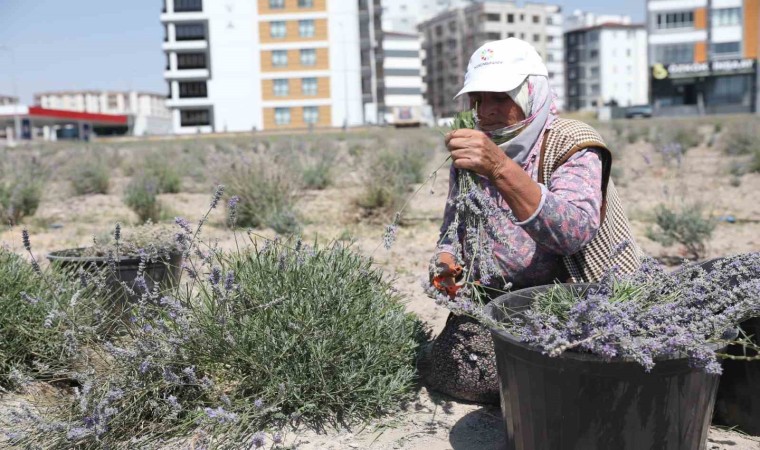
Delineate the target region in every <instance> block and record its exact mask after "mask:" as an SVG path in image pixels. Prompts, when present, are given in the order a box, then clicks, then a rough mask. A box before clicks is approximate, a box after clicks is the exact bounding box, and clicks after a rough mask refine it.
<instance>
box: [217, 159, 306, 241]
mask: <svg viewBox="0 0 760 450" xmlns="http://www.w3.org/2000/svg"><path fill="white" fill-rule="evenodd" d="M225 184H226V185H227V192H228V193H229V194H230V195H235V196H238V197H239V198H240V202H239V204H238V206H237V222H236V223H237V225H240V226H242V227H253V228H257V227H269V228H272V229H273V230H275V231H276V232H278V233H283V234H292V233H295V232H297V231H298V230H299V228H300V226H299V223H298V219H297V215H296V213H295V200H296V199H295V189H296V183H295V182H294V180H293V178H292V174H290V173H289V172H288V171H287V169H286V168H285V167H284V165H283V164H281V163H278V161H277V160H276V159H275V160H274V161H272V160H270V159H269V158H268V156H266V154H257V155H253V156H252V157H251V158H247V159H244V160H238V161H237V162H236V163H235V164H234V165H233V167H232V169H231V170H229V172H228V173H227V174H226V183H225Z"/></svg>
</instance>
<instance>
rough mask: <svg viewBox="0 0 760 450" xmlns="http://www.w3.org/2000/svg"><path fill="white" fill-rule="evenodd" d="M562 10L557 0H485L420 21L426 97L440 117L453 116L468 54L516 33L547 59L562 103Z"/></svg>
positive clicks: (458, 105) (460, 106)
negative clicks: (546, 0)
mask: <svg viewBox="0 0 760 450" xmlns="http://www.w3.org/2000/svg"><path fill="white" fill-rule="evenodd" d="M561 12H562V10H561V8H560V7H559V6H557V5H546V4H536V3H526V4H525V5H523V6H518V4H517V3H516V2H482V3H474V4H472V5H470V6H466V7H462V8H456V9H451V10H448V11H445V12H443V13H441V14H439V15H437V16H435V17H433V18H431V19H429V20H427V21H425V22H423V23H421V24H420V25H419V30H420V32H421V33H422V37H423V47H424V49H425V55H426V57H425V69H426V70H425V73H426V79H425V82H426V86H427V100H428V103H430V105H431V106H432V107H433V112H434V114H435V115H436V117H438V118H441V117H452V116H453V115H454V114H456V113H457V112H459V111H461V110H462V109H463V108H464V101H465V100H466V99H461V100H460V101H458V102H455V101H454V100H452V98H453V97H454V95H456V93H457V92H458V91H459V89H461V87H462V84H463V83H464V74H465V71H466V70H467V63H468V61H469V59H470V55H472V52H474V51H475V50H476V49H477V48H478V47H480V46H481V45H483V44H485V43H486V42H489V41H496V40H500V39H506V38H509V37H516V38H519V39H522V40H525V41H527V42H529V43H531V44H532V45H533V46H534V47H535V48H536V50H537V51H538V53H539V54H540V55H541V57H542V58H543V60H544V62H545V63H546V67H547V69H548V72H549V84H550V85H551V86H552V88H553V89H554V91H555V93H556V94H557V97H558V98H557V107H558V108H559V109H562V108H563V106H564V104H563V103H564V102H563V99H564V67H563V60H564V59H563V58H564V54H563V40H562V35H563V30H562V14H561Z"/></svg>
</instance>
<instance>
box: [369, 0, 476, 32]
mask: <svg viewBox="0 0 760 450" xmlns="http://www.w3.org/2000/svg"><path fill="white" fill-rule="evenodd" d="M476 1H477V0H417V1H412V2H410V1H409V0H382V4H383V31H393V32H396V33H417V25H418V24H419V23H421V22H424V21H426V20H428V19H430V18H431V17H433V16H436V15H438V14H440V13H441V12H443V11H446V10H447V9H455V8H461V7H464V6H467V5H469V4H471V3H474V2H476Z"/></svg>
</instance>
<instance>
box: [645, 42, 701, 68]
mask: <svg viewBox="0 0 760 450" xmlns="http://www.w3.org/2000/svg"><path fill="white" fill-rule="evenodd" d="M654 62H656V63H663V64H678V63H690V62H694V45H693V44H671V45H658V46H656V47H655V48H654Z"/></svg>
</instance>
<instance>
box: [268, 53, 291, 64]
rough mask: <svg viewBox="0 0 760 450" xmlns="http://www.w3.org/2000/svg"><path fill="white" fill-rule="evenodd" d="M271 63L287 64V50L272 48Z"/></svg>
mask: <svg viewBox="0 0 760 450" xmlns="http://www.w3.org/2000/svg"><path fill="white" fill-rule="evenodd" d="M272 65H273V66H275V67H285V66H287V65H288V51H287V50H272Z"/></svg>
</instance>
